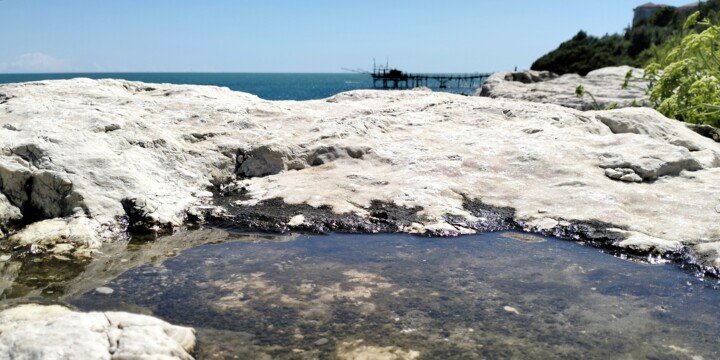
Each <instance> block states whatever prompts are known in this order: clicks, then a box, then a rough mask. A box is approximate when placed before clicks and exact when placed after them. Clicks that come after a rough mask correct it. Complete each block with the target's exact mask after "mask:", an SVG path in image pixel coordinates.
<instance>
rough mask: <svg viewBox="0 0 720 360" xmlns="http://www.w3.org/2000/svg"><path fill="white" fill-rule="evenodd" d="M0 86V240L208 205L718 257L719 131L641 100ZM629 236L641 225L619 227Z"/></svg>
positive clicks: (315, 220) (101, 235)
mask: <svg viewBox="0 0 720 360" xmlns="http://www.w3.org/2000/svg"><path fill="white" fill-rule="evenodd" d="M623 76H624V74H623ZM530 80H532V77H531V79H530ZM556 80H558V79H554V80H547V81H546V82H549V81H556ZM514 82H517V81H514ZM517 83H521V82H517ZM0 92H2V93H3V94H7V96H8V97H9V99H10V100H9V101H7V102H5V103H3V104H0V125H2V126H0V140H1V141H2V144H3V146H2V152H1V153H0V179H1V181H0V193H2V194H3V195H4V198H0V209H4V210H3V215H2V216H1V217H0V219H1V220H2V225H0V230H1V231H3V233H4V234H5V235H6V236H5V240H4V241H3V243H4V244H5V245H3V246H4V249H22V251H27V252H28V253H32V254H33V255H36V256H42V255H43V254H45V255H49V256H58V255H61V254H63V255H68V254H70V255H76V256H84V257H90V256H94V255H93V253H94V252H97V251H98V250H102V249H103V246H109V245H108V244H112V243H113V242H117V241H124V240H123V239H126V236H127V234H128V230H129V231H130V232H131V233H138V232H149V233H169V232H171V231H173V230H175V229H178V228H180V227H181V226H183V224H186V223H188V222H190V223H204V222H209V223H212V224H222V225H223V227H227V228H233V227H235V228H238V229H241V230H254V231H266V230H267V231H276V232H283V231H288V230H290V231H308V232H330V231H348V232H410V233H419V234H431V235H460V234H469V233H474V232H476V231H487V230H501V229H509V228H515V229H526V230H531V231H538V232H543V233H547V234H556V235H558V236H562V237H566V238H578V239H584V240H588V241H597V242H601V243H604V244H608V245H610V246H614V247H618V248H619V249H623V248H624V249H627V251H635V252H642V251H650V252H670V253H675V254H691V255H692V256H689V257H688V259H699V261H700V262H701V263H700V265H706V266H710V267H712V266H716V265H717V263H718V259H720V254H718V252H717V251H716V249H715V248H714V247H713V246H711V245H709V244H714V243H717V242H718V241H719V239H720V217H719V216H720V215H718V212H717V211H715V209H716V207H717V206H718V205H720V197H718V195H717V194H718V193H720V185H718V184H720V181H718V180H720V169H719V168H718V167H719V166H720V145H719V144H718V143H717V142H715V141H713V140H712V139H710V138H707V137H704V136H701V135H699V134H698V133H696V132H694V131H692V130H690V129H688V128H687V127H685V126H684V125H683V124H681V123H678V122H675V121H672V120H669V119H667V118H665V117H663V116H661V115H660V114H658V113H657V112H655V111H653V110H651V109H644V108H628V109H619V110H613V111H590V112H579V111H576V110H573V109H567V108H562V107H558V106H554V105H545V104H535V103H528V102H523V101H515V100H506V99H489V98H483V97H462V96H457V95H452V94H444V93H428V92H413V91H354V92H348V93H342V94H338V95H336V96H333V97H331V98H328V99H324V100H315V101H303V102H293V101H288V102H282V101H280V102H270V101H264V100H261V99H259V98H257V97H255V96H252V95H248V94H243V93H237V92H232V91H229V90H228V89H221V88H214V87H204V86H178V85H160V84H152V85H149V84H143V83H137V82H128V81H118V80H89V79H75V80H59V81H44V82H37V83H26V84H7V85H0ZM595 95H596V96H597V95H598V94H595ZM38 104H42V106H39V105H38ZM13 129H14V130H13ZM642 236H644V237H642ZM633 238H634V239H639V238H642V239H643V240H642V241H640V242H638V241H629V242H623V241H624V240H628V239H633ZM623 244H633V245H632V247H630V245H628V247H624V246H625V245H623ZM638 244H641V245H638ZM668 244H674V245H677V246H676V247H672V246H668ZM703 244H705V245H703ZM701 245H703V246H701ZM14 251H18V250H14ZM13 256H18V255H17V254H15V253H13Z"/></svg>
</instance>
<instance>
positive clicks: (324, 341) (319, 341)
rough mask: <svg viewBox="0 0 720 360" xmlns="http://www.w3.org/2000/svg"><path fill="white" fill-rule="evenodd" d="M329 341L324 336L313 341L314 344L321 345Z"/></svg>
mask: <svg viewBox="0 0 720 360" xmlns="http://www.w3.org/2000/svg"><path fill="white" fill-rule="evenodd" d="M329 342H330V340H328V339H326V338H320V339H318V340H317V341H315V346H323V345H325V344H327V343H329Z"/></svg>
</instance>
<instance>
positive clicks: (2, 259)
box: [0, 255, 12, 262]
mask: <svg viewBox="0 0 720 360" xmlns="http://www.w3.org/2000/svg"><path fill="white" fill-rule="evenodd" d="M11 257H12V256H10V255H0V262H5V261H8V260H10V258H11Z"/></svg>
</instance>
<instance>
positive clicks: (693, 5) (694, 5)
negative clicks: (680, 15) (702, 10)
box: [678, 1, 700, 9]
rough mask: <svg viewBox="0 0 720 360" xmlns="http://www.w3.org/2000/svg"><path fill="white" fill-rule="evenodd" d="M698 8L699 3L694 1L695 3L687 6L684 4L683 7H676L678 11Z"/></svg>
mask: <svg viewBox="0 0 720 360" xmlns="http://www.w3.org/2000/svg"><path fill="white" fill-rule="evenodd" d="M698 6H700V2H699V1H696V2H691V3H689V4H685V5H683V6H678V9H690V8H696V7H698Z"/></svg>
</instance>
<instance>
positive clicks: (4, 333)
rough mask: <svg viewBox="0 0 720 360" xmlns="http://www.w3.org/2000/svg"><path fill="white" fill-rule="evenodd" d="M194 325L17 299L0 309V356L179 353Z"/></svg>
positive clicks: (185, 355)
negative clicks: (82, 310) (188, 326)
mask: <svg viewBox="0 0 720 360" xmlns="http://www.w3.org/2000/svg"><path fill="white" fill-rule="evenodd" d="M194 347H195V331H194V330H193V329H191V328H186V327H181V326H174V325H171V324H168V323H166V322H164V321H162V320H158V319H156V318H153V317H151V316H147V315H136V314H129V313H124V312H112V311H107V312H89V313H82V312H75V311H72V310H70V309H68V308H65V307H62V306H59V305H49V306H43V305H35V304H28V305H20V306H17V307H14V308H10V309H7V310H4V311H2V312H0V359H28V360H31V359H38V360H39V359H43V360H53V359H108V360H112V359H183V360H189V359H193V357H192V356H191V355H190V354H189V352H190V351H192V350H193V348H194Z"/></svg>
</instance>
